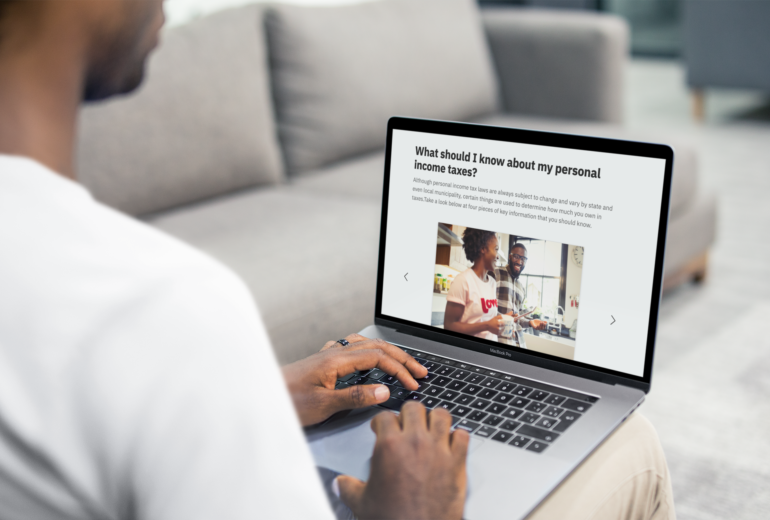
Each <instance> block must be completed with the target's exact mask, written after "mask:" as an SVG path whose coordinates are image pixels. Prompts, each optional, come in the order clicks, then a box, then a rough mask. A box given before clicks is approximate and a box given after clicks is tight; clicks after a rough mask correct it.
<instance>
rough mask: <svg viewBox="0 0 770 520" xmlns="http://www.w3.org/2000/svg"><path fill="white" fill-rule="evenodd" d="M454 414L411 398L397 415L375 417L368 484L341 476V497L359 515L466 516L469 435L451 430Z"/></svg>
mask: <svg viewBox="0 0 770 520" xmlns="http://www.w3.org/2000/svg"><path fill="white" fill-rule="evenodd" d="M451 427H452V417H451V416H450V415H449V412H447V411H446V410H443V409H437V410H433V411H431V412H430V414H429V415H428V414H427V412H426V410H425V407H424V406H423V405H422V404H420V403H417V402H408V403H406V404H405V405H404V406H403V407H402V408H401V414H400V415H399V416H396V415H394V414H392V413H390V412H384V413H381V414H379V415H378V416H376V417H375V418H374V419H373V420H372V430H373V431H374V433H375V434H376V435H377V442H376V443H375V445H374V454H373V455H372V462H371V471H370V474H369V479H368V480H367V482H366V483H364V482H362V481H360V480H358V479H357V478H354V477H349V476H339V477H337V482H336V486H337V489H338V490H339V495H340V498H341V499H342V500H343V501H344V502H345V503H346V504H347V505H348V506H349V507H350V509H351V510H352V511H353V513H354V514H355V515H356V517H357V518H359V519H361V520H369V519H394V520H395V519H404V518H426V519H433V518H436V519H439V518H440V519H442V520H460V519H461V518H462V514H463V507H464V505H465V492H466V479H467V475H466V469H465V460H466V454H467V452H468V441H469V436H468V433H467V432H465V431H463V430H455V431H454V432H452V433H450V430H451Z"/></svg>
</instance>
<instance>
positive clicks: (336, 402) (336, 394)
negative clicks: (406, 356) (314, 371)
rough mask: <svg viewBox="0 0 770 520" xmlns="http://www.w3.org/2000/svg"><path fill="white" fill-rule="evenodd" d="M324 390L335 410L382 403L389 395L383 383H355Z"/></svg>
mask: <svg viewBox="0 0 770 520" xmlns="http://www.w3.org/2000/svg"><path fill="white" fill-rule="evenodd" d="M326 392H328V395H329V399H330V400H331V404H332V408H333V409H334V411H335V412H338V411H340V410H352V409H354V408H365V407H367V406H373V405H375V404H379V403H384V402H385V401H387V400H388V398H389V397H390V391H389V390H388V387H387V386H385V385H356V386H351V387H350V388H345V389H341V390H326Z"/></svg>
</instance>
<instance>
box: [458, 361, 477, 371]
mask: <svg viewBox="0 0 770 520" xmlns="http://www.w3.org/2000/svg"><path fill="white" fill-rule="evenodd" d="M456 366H457V368H460V369H462V370H470V369H472V368H473V365H469V364H468V363H461V362H459V361H458V362H457V365H456Z"/></svg>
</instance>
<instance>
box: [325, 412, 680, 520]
mask: <svg viewBox="0 0 770 520" xmlns="http://www.w3.org/2000/svg"><path fill="white" fill-rule="evenodd" d="M320 472H321V478H322V479H323V481H324V487H326V489H327V494H328V495H329V500H330V501H331V504H332V507H333V508H334V510H335V513H336V514H337V518H339V519H340V520H343V519H352V518H354V517H353V515H352V514H351V512H350V510H349V509H348V508H347V507H346V506H345V505H344V504H343V503H342V502H341V501H340V500H339V499H338V498H337V497H336V496H334V494H333V493H332V492H331V491H330V485H331V481H332V480H333V479H334V477H335V476H336V475H337V474H336V473H334V472H331V471H329V470H326V469H323V468H321V469H320ZM528 518H529V520H565V519H569V520H572V519H576V520H589V519H590V520H605V519H606V520H647V519H654V520H664V519H670V520H674V519H675V518H676V514H675V512H674V497H673V494H672V492H671V477H670V476H669V474H668V466H667V465H666V457H665V456H664V455H663V448H661V446H660V441H659V440H658V434H657V433H656V432H655V428H653V427H652V424H650V422H649V421H648V420H647V419H645V418H644V417H643V416H642V415H640V414H638V413H635V414H632V415H631V417H629V418H628V420H627V421H626V422H625V423H623V424H622V425H621V426H620V428H618V429H617V430H616V431H615V433H613V434H612V435H610V436H609V437H608V438H607V440H606V441H604V443H602V445H601V446H599V448H597V450H596V451H595V452H594V453H593V454H591V456H590V457H588V458H587V459H586V460H585V461H584V462H583V464H581V465H580V466H579V467H578V468H577V469H576V470H575V471H574V472H573V473H572V475H570V476H569V477H568V478H567V480H565V481H564V482H562V484H561V485H560V486H559V487H558V488H556V490H554V492H553V493H551V495H550V496H549V497H548V498H547V499H546V500H545V501H544V502H543V503H542V504H540V506H539V507H538V508H537V509H536V510H535V511H534V512H533V513H532V514H531V515H530V516H529V517H528Z"/></svg>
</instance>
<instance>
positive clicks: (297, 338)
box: [148, 186, 380, 363]
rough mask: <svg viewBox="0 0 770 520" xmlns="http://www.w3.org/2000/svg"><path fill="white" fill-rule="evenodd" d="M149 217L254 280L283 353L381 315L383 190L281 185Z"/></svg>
mask: <svg viewBox="0 0 770 520" xmlns="http://www.w3.org/2000/svg"><path fill="white" fill-rule="evenodd" d="M148 221H149V223H150V224H152V225H154V226H156V227H158V228H160V229H162V230H164V231H166V232H168V233H170V234H172V235H175V236H176V237H178V238H180V239H182V240H184V241H185V242H187V243H189V244H192V245H193V246H195V247H197V248H199V249H202V250H203V251H205V252H207V253H209V254H211V255H212V256H214V257H215V258H217V259H219V260H220V261H222V262H223V263H224V264H226V265H228V266H229V267H230V268H232V269H233V270H234V271H235V272H236V273H237V274H238V275H240V276H241V278H243V279H244V280H245V282H246V283H247V284H248V286H249V288H250V289H251V291H252V294H254V296H255V298H256V300H257V302H258V305H259V309H260V312H261V314H262V317H263V319H264V321H265V325H266V327H267V330H268V333H269V334H270V338H271V340H272V342H273V347H274V348H275V351H276V355H277V357H278V359H279V361H280V362H281V363H288V362H291V361H296V360H297V359H301V358H303V357H305V356H308V355H310V354H312V353H313V352H316V351H318V350H319V349H320V348H321V347H322V346H323V344H324V342H326V341H329V340H335V339H338V338H341V337H344V336H345V335H347V334H350V333H351V332H358V331H359V330H361V329H362V328H363V327H365V326H367V325H370V324H371V323H373V320H374V297H375V289H376V278H377V252H378V246H379V224H380V201H379V200H377V201H376V202H375V201H372V200H363V199H358V198H355V197H347V196H344V195H333V194H324V195H322V196H319V195H318V194H314V193H312V192H311V191H303V190H297V189H295V188H293V187H289V186H280V187H275V188H271V189H254V190H246V191H243V192H241V193H238V194H233V195H227V196H224V197H220V198H218V199H214V200H209V201H205V202H202V203H198V204H193V205H190V206H188V207H185V208H179V209H176V210H172V211H170V212H166V213H165V214H162V215H154V216H152V217H151V218H149V219H148Z"/></svg>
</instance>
